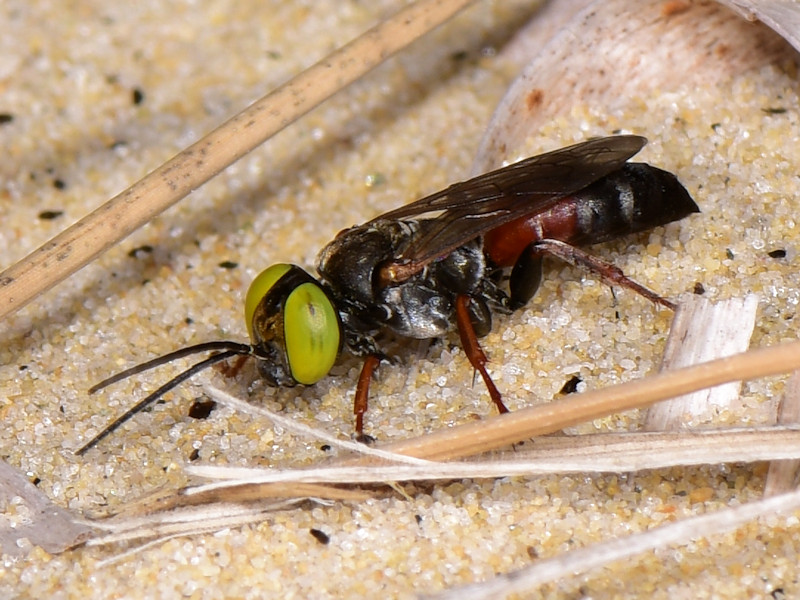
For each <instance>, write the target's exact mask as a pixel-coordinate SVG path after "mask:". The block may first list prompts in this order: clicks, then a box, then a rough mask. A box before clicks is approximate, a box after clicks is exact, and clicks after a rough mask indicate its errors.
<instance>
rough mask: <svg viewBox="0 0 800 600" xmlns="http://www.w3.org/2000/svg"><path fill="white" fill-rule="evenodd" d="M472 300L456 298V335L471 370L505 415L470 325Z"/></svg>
mask: <svg viewBox="0 0 800 600" xmlns="http://www.w3.org/2000/svg"><path fill="white" fill-rule="evenodd" d="M471 301H472V298H470V297H469V296H467V295H466V294H459V295H458V296H456V324H457V325H458V335H459V336H460V337H461V345H462V346H463V347H464V352H465V353H466V355H467V359H469V362H470V364H471V365H472V366H473V368H474V369H475V370H476V371H478V373H480V374H481V377H482V378H483V382H484V383H485V384H486V389H487V390H489V396H490V397H491V399H492V402H494V404H495V406H496V407H497V410H498V411H499V412H500V413H501V414H502V413H507V412H508V408H506V405H505V404H503V398H502V396H501V395H500V391H499V390H498V389H497V386H496V385H495V384H494V381H492V378H491V377H490V376H489V373H488V371H487V370H486V363H487V362H489V359H487V358H486V354H484V352H483V349H482V348H481V345H480V344H479V343H478V336H477V335H476V333H475V327H474V326H473V324H472V318H471V312H472V311H471V310H470V303H471Z"/></svg>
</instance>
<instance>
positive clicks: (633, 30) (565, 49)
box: [473, 0, 800, 173]
mask: <svg viewBox="0 0 800 600" xmlns="http://www.w3.org/2000/svg"><path fill="white" fill-rule="evenodd" d="M556 4H560V3H556ZM574 4H575V3H570V5H569V8H574ZM737 4H738V5H739V7H741V6H743V5H744V4H745V3H737ZM770 4H771V5H775V6H770V10H768V11H762V10H760V9H756V7H749V8H750V10H751V12H752V14H755V15H756V16H758V17H759V18H762V19H764V20H767V19H768V16H769V21H768V22H769V23H773V24H774V20H776V19H779V18H780V16H781V14H783V13H788V14H791V18H790V19H787V21H788V22H791V21H792V19H793V20H794V21H795V22H796V21H797V20H798V18H800V6H798V5H797V4H795V3H794V2H773V3H770ZM777 5H781V7H780V11H779V10H778V8H777ZM565 10H567V9H565ZM781 11H782V12H781ZM549 18H550V19H551V20H553V21H554V22H556V18H555V16H553V15H550V16H549ZM777 29H778V28H777V27H776V30H777ZM550 31H551V29H550V28H549V27H547V28H541V27H537V28H530V29H528V30H527V32H528V33H529V34H530V35H531V36H533V37H534V39H533V40H532V41H529V42H526V43H523V42H522V41H520V42H518V43H517V44H515V48H517V50H516V51H517V52H518V51H519V50H518V49H519V48H520V47H522V48H525V49H527V51H529V52H534V54H532V56H531V57H530V58H531V60H530V63H529V64H528V66H527V67H526V68H525V69H524V70H523V72H522V74H521V75H520V76H519V77H518V78H517V80H516V81H515V82H514V83H513V84H512V86H511V87H510V88H509V91H508V92H507V94H506V96H505V98H504V99H503V100H502V101H501V103H500V104H499V105H498V107H497V110H496V111H495V113H494V116H493V117H492V120H491V122H490V124H489V127H488V128H487V130H486V133H485V134H484V138H483V140H482V141H481V145H480V148H479V150H478V154H477V157H476V159H475V162H474V163H473V172H474V173H482V172H485V171H488V170H491V169H492V168H496V167H498V166H500V165H501V164H502V163H503V161H504V160H507V159H509V158H513V155H514V154H515V153H516V152H520V151H521V149H523V148H524V145H525V141H526V139H528V138H529V137H530V136H532V135H534V134H536V132H537V131H538V130H539V129H540V128H541V127H542V126H543V125H544V124H545V123H547V122H548V121H550V120H551V119H554V118H556V117H558V116H562V115H565V114H567V113H568V112H569V110H570V108H571V107H572V106H574V105H575V104H576V103H584V104H588V105H592V106H597V107H602V108H603V109H604V110H605V111H606V112H609V113H611V112H613V111H615V110H618V109H620V108H621V107H623V106H625V104H626V103H628V102H631V101H632V100H635V98H636V97H637V96H642V95H645V92H647V91H652V90H658V91H659V92H662V93H665V92H669V91H672V90H676V89H678V88H680V87H683V86H699V87H708V86H713V85H714V84H715V83H717V82H720V81H723V80H726V79H729V78H730V77H732V76H734V75H736V74H738V73H742V72H744V71H747V70H749V69H755V68H758V67H761V66H764V65H768V64H774V63H776V62H781V61H784V60H787V59H789V60H791V59H794V58H795V57H796V52H795V51H794V50H793V49H792V48H791V46H789V45H788V44H787V43H786V41H784V39H783V38H782V37H781V36H780V35H777V34H776V32H775V31H773V30H772V29H770V28H769V27H767V26H766V25H764V24H761V23H753V22H751V21H748V20H745V19H743V18H741V16H740V15H739V14H737V13H736V12H734V11H732V10H730V9H729V8H727V7H725V6H722V5H720V4H718V3H710V2H688V1H680V2H678V1H676V2H664V1H662V0H646V1H642V2H630V1H629V0H611V1H606V0H600V1H596V2H592V3H591V4H589V5H588V6H586V7H585V8H584V9H583V10H581V11H580V12H578V13H577V14H576V15H575V16H574V18H572V19H571V20H569V21H568V22H566V24H565V25H564V26H563V27H562V28H561V29H560V30H559V31H558V33H556V34H555V36H553V37H552V38H551V39H550V40H549V41H544V40H543V38H544V36H545V35H547V34H548V32H550ZM779 31H780V30H779ZM781 33H782V34H784V35H788V34H785V33H784V32H781ZM794 38H797V35H795V36H794ZM795 42H797V40H796V39H795ZM798 47H800V46H798ZM523 153H524V152H523Z"/></svg>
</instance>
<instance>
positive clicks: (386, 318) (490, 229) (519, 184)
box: [77, 135, 699, 454]
mask: <svg viewBox="0 0 800 600" xmlns="http://www.w3.org/2000/svg"><path fill="white" fill-rule="evenodd" d="M646 143H647V140H646V138H644V137H641V136H636V135H618V136H610V137H604V138H598V139H592V140H588V141H585V142H582V143H579V144H575V145H573V146H568V147H566V148H562V149H559V150H555V151H553V152H548V153H545V154H540V155H537V156H533V157H531V158H528V159H525V160H522V161H520V162H517V163H514V164H511V165H508V166H506V167H503V168H500V169H497V170H495V171H491V172H489V173H485V174H483V175H480V176H478V177H475V178H473V179H469V180H467V181H463V182H460V183H456V184H453V185H451V186H449V187H448V188H446V189H444V190H442V191H439V192H436V193H435V194H432V195H430V196H427V197H425V198H422V199H420V200H417V201H415V202H412V203H410V204H407V205H405V206H402V207H400V208H398V209H395V210H392V211H389V212H387V213H384V214H382V215H380V216H378V217H376V218H374V219H372V220H371V221H369V222H367V223H365V224H363V225H358V226H355V227H352V228H350V229H346V230H344V231H342V232H340V233H339V234H338V235H337V236H336V238H335V239H334V240H333V241H332V242H330V243H329V244H328V245H327V246H326V247H325V248H323V249H322V251H321V252H320V255H319V258H318V264H317V272H318V277H313V276H312V275H311V274H309V273H308V272H306V271H305V270H303V269H302V268H300V267H298V266H296V265H290V264H278V265H273V266H271V267H269V268H268V269H266V270H265V271H263V272H262V273H261V274H259V275H258V276H257V277H256V278H255V280H254V281H253V282H252V284H251V286H250V288H249V289H248V292H247V294H246V299H245V318H246V323H247V327H248V332H249V335H250V343H249V344H244V343H239V342H235V341H228V340H222V341H212V342H206V343H202V344H197V345H194V346H189V347H186V348H182V349H180V350H177V351H174V352H172V353H169V354H166V355H164V356H161V357H158V358H155V359H153V360H150V361H148V362H145V363H142V364H140V365H137V366H134V367H132V368H130V369H127V370H125V371H122V372H120V373H117V374H116V375H113V376H112V377H109V378H108V379H106V380H104V381H102V382H100V383H98V384H97V385H95V386H94V387H92V388H91V389H90V390H89V392H90V393H94V392H96V391H98V390H100V389H102V388H105V387H106V386H108V385H111V384H112V383H115V382H117V381H120V380H122V379H124V378H127V377H130V376H132V375H135V374H137V373H141V372H142V371H145V370H148V369H152V368H154V367H157V366H160V365H163V364H165V363H168V362H171V361H173V360H176V359H179V358H182V357H185V356H188V355H192V354H196V353H201V352H213V354H211V355H210V356H209V357H207V358H205V359H204V360H202V361H200V362H198V363H196V364H194V365H193V366H191V367H190V368H188V369H186V370H185V371H183V372H181V373H180V374H178V375H177V376H175V377H174V378H172V379H170V380H169V381H167V382H166V383H164V384H163V385H162V386H161V387H159V388H158V389H157V390H155V391H153V392H152V393H151V394H149V395H147V396H146V397H145V398H143V399H142V400H140V401H139V402H138V403H136V404H135V405H134V406H132V407H131V408H130V409H128V410H127V411H126V412H125V413H124V414H122V415H121V416H120V417H118V418H117V419H116V420H114V421H113V422H112V423H110V424H109V425H108V426H107V427H106V428H105V429H103V430H102V431H101V432H100V433H99V434H98V435H97V436H95V437H94V438H93V439H91V440H90V441H89V442H87V443H86V444H85V445H84V446H83V447H82V448H80V449H79V450H78V451H77V453H78V454H82V453H84V452H86V451H87V450H88V449H89V448H91V447H93V446H95V445H96V444H97V443H98V442H99V441H100V440H102V439H103V438H105V437H106V436H108V435H109V434H110V433H112V432H113V431H114V430H116V429H117V428H118V427H119V426H120V425H122V424H123V423H124V422H126V421H127V420H128V419H130V418H131V417H132V416H133V415H135V414H136V413H137V412H139V411H141V410H142V409H143V408H145V407H146V406H148V405H150V404H152V403H153V402H155V401H156V400H158V399H159V398H160V397H161V396H163V395H164V394H165V393H166V392H168V391H169V390H171V389H172V388H174V387H176V386H177V385H179V384H180V383H182V382H183V381H185V380H186V379H188V378H190V377H192V376H193V375H195V374H196V373H198V372H199V371H202V370H203V369H205V368H207V367H209V366H211V365H212V364H214V363H218V362H221V361H225V360H227V359H229V358H232V357H234V356H240V357H252V358H254V359H255V360H256V361H257V365H258V371H259V373H260V375H261V376H262V377H263V378H264V379H265V380H266V382H267V383H268V384H270V385H272V386H279V387H291V386H294V385H298V384H300V385H312V384H314V383H316V382H317V381H319V380H320V379H322V378H323V377H325V376H326V375H327V374H328V372H329V371H330V369H331V368H332V367H333V365H334V364H335V362H336V361H337V359H338V358H339V356H340V355H341V354H342V352H343V350H344V349H345V348H346V349H347V351H348V352H350V353H352V354H354V355H357V356H360V357H363V358H364V362H363V367H362V370H361V374H360V376H359V379H358V383H357V386H356V393H355V398H354V413H355V431H356V433H357V435H358V436H359V438H362V439H363V438H364V415H365V413H366V411H367V405H368V396H369V384H370V381H371V379H372V376H373V373H374V371H375V370H376V368H377V367H378V365H379V363H380V362H381V360H383V359H385V358H386V356H385V355H384V354H383V353H382V352H381V350H380V348H379V345H378V341H377V340H379V339H380V335H381V334H383V333H393V334H394V335H395V336H399V337H400V338H416V339H430V338H436V337H440V336H442V335H444V334H446V333H447V332H449V331H451V330H453V329H456V330H457V331H458V334H459V337H460V340H461V344H462V346H463V348H464V351H465V353H466V356H467V358H468V359H469V361H470V363H471V365H472V366H473V367H474V369H475V370H476V371H477V372H478V373H479V374H480V375H481V377H482V379H483V381H484V382H485V384H486V387H487V390H488V392H489V396H490V397H491V399H492V401H493V402H494V405H495V406H496V407H497V410H498V411H499V412H500V413H505V412H508V409H507V408H506V406H505V404H504V403H503V400H502V396H501V394H500V392H499V390H498V389H497V387H496V386H495V384H494V382H493V381H492V378H491V376H490V375H489V372H488V371H487V369H486V364H487V357H486V355H485V353H484V352H483V350H482V348H481V346H480V344H479V342H478V338H480V337H482V336H484V335H486V334H487V333H488V332H489V330H490V329H491V327H492V315H493V313H495V312H496V313H500V314H504V313H510V312H511V311H513V310H516V309H518V308H520V307H522V306H524V305H525V304H526V303H527V302H528V300H530V299H531V297H532V296H533V295H534V294H535V292H536V290H537V288H538V286H539V284H540V281H541V278H542V259H543V258H544V257H546V256H554V257H557V258H560V259H562V260H565V261H567V262H570V263H572V264H578V265H582V266H584V267H587V268H589V269H590V270H592V271H594V272H596V273H597V274H598V275H599V276H600V277H602V278H603V279H605V280H606V281H607V282H608V283H610V284H612V285H620V286H623V287H627V288H629V289H632V290H634V291H635V292H637V293H639V294H640V295H642V296H643V297H645V298H646V299H648V300H650V301H652V302H654V303H656V304H660V305H662V306H664V307H667V308H670V309H674V305H673V303H672V302H670V301H669V300H667V299H665V298H662V297H661V296H659V295H658V294H656V293H655V292H653V291H651V290H649V289H647V288H646V287H644V286H642V285H640V284H639V283H637V282H635V281H633V280H632V279H630V278H628V277H626V276H625V275H624V274H623V273H622V271H621V270H620V269H618V268H617V267H615V266H613V265H611V264H610V263H607V262H605V261H602V260H600V259H598V258H596V257H594V256H592V255H590V254H588V253H586V252H584V251H583V250H581V249H580V248H579V246H585V245H591V244H595V243H598V242H604V241H608V240H612V239H615V238H618V237H621V236H624V235H628V234H632V233H636V232H640V231H644V230H647V229H651V228H653V227H657V226H659V225H664V224H666V223H669V222H672V221H676V220H679V219H682V218H683V217H685V216H687V215H689V214H691V213H694V212H699V209H698V207H697V205H696V204H695V202H694V200H693V199H692V198H691V196H690V195H689V193H688V192H687V191H686V189H685V188H684V187H683V185H681V183H680V182H679V181H678V179H677V178H676V177H675V175H673V174H672V173H668V172H666V171H663V170H661V169H659V168H656V167H654V166H651V165H649V164H646V163H631V162H628V159H630V158H631V157H632V156H633V155H635V154H636V153H637V152H639V150H641V149H642V148H643V147H644V145H645V144H646ZM429 214H430V216H428V215H429ZM509 269H510V273H508V276H507V277H506V273H507V272H508V270H509ZM506 280H507V281H506Z"/></svg>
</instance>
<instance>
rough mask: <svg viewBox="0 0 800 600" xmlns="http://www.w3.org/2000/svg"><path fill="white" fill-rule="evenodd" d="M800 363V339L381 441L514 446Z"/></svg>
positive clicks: (455, 452) (423, 447) (441, 449)
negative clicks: (415, 434)
mask: <svg viewBox="0 0 800 600" xmlns="http://www.w3.org/2000/svg"><path fill="white" fill-rule="evenodd" d="M798 367H800V342H791V343H788V344H781V345H778V346H772V347H769V348H762V349H758V350H751V351H749V352H745V353H741V354H736V355H734V356H730V357H727V358H721V359H718V360H714V361H710V362H706V363H701V364H698V365H693V366H690V367H685V368H683V369H678V370H675V371H668V372H662V373H659V374H657V375H653V376H652V377H647V378H645V379H639V380H636V381H631V382H628V383H623V384H620V385H616V386H612V387H608V388H604V389H600V390H592V391H589V392H586V393H583V394H578V395H572V396H570V397H568V398H564V399H561V400H556V401H554V402H550V403H548V404H542V405H538V406H533V407H530V408H524V409H521V410H518V411H515V412H513V413H509V414H505V415H499V416H496V417H491V418H489V419H486V420H483V421H479V422H473V423H467V424H465V425H460V426H458V427H452V428H449V429H442V430H439V431H437V432H435V433H432V434H430V435H426V436H421V437H418V438H414V439H411V440H402V441H399V442H393V443H391V444H386V445H385V446H381V449H382V450H387V451H389V452H396V453H399V454H407V455H409V456H416V457H418V458H425V459H428V460H451V459H454V458H461V457H463V456H470V455H473V454H479V453H481V452H487V451H489V450H495V449H498V448H502V447H505V446H510V445H511V444H514V443H516V442H519V441H522V440H526V439H528V438H531V437H534V436H537V435H545V434H548V433H553V432H556V431H559V430H561V429H563V428H564V427H570V426H572V425H576V424H578V423H583V422H586V421H590V420H592V419H595V418H599V417H604V416H607V415H610V414H614V413H618V412H622V411H626V410H630V409H633V408H644V407H647V406H650V405H651V404H654V403H656V402H659V401H661V400H666V399H668V398H674V397H676V396H680V395H681V394H686V393H689V392H693V391H696V390H701V389H704V388H707V387H712V386H716V385H720V384H723V383H728V382H731V381H739V380H746V379H753V378H755V377H764V376H767V375H777V374H780V373H787V372H791V371H793V370H795V369H797V368H798Z"/></svg>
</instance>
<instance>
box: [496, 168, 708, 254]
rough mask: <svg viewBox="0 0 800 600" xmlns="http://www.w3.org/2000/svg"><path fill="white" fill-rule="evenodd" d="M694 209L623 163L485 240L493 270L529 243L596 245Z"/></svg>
mask: <svg viewBox="0 0 800 600" xmlns="http://www.w3.org/2000/svg"><path fill="white" fill-rule="evenodd" d="M699 210H700V209H698V208H697V205H696V204H695V203H694V200H692V198H691V196H690V195H689V193H688V192H687V191H686V189H685V188H684V187H683V185H681V183H680V182H679V181H678V179H677V178H676V177H675V176H674V175H673V174H672V173H668V172H667V171H663V170H661V169H658V168H656V167H653V166H651V165H648V164H645V163H627V164H625V166H623V167H622V168H621V169H619V170H618V171H615V172H614V173H612V174H610V175H607V176H605V177H603V178H601V179H599V180H598V181H596V182H595V183H593V184H591V185H589V186H587V187H585V188H583V189H582V190H580V191H579V192H576V193H575V194H573V195H571V196H568V197H566V198H562V199H561V200H559V201H558V202H557V203H556V204H555V205H554V206H553V207H552V208H550V209H549V210H546V211H543V212H540V213H538V214H533V215H528V216H524V217H520V218H519V219H516V220H514V221H511V222H509V223H506V224H505V225H502V226H500V227H498V228H496V229H493V230H492V231H490V232H488V233H487V234H486V236H485V241H484V246H485V250H486V253H487V255H488V256H489V258H490V260H491V261H492V263H493V264H495V265H496V266H499V267H507V266H512V265H514V264H515V263H516V262H517V259H518V258H519V256H520V254H522V251H523V250H524V249H525V248H526V247H527V246H529V245H530V244H531V243H533V242H536V241H538V240H542V239H554V240H559V241H562V242H566V243H568V244H572V245H574V246H582V245H589V244H596V243H599V242H605V241H608V240H612V239H615V238H617V237H621V236H623V235H628V234H631V233H637V232H639V231H644V230H646V229H651V228H653V227H657V226H659V225H664V224H666V223H670V222H672V221H677V220H678V219H682V218H683V217H685V216H687V215H688V214H690V213H693V212H699Z"/></svg>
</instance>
